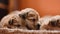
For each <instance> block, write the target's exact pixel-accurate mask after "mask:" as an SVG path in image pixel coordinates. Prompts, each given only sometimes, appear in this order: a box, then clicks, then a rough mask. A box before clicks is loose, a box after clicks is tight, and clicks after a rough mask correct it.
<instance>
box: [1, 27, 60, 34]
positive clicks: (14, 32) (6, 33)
mask: <svg viewBox="0 0 60 34" xmlns="http://www.w3.org/2000/svg"><path fill="white" fill-rule="evenodd" d="M0 34H60V31H46V30H22V29H6V28H0Z"/></svg>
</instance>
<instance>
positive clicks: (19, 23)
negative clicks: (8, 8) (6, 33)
mask: <svg viewBox="0 0 60 34" xmlns="http://www.w3.org/2000/svg"><path fill="white" fill-rule="evenodd" d="M18 14H19V11H14V12H12V13H10V14H8V15H7V16H5V17H4V18H3V19H2V20H1V26H2V28H10V29H15V28H19V29H26V28H25V25H24V21H23V20H22V19H21V18H20V17H19V15H18Z"/></svg>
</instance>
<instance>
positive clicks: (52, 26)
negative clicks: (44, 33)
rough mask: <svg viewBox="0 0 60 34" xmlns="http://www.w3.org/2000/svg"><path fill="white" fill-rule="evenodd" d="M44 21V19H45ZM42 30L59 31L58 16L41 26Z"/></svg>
mask: <svg viewBox="0 0 60 34" xmlns="http://www.w3.org/2000/svg"><path fill="white" fill-rule="evenodd" d="M45 20H46V19H45ZM41 29H42V30H60V15H56V16H52V17H50V18H49V20H47V21H45V24H43V25H42V26H41Z"/></svg>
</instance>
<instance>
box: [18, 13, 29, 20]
mask: <svg viewBox="0 0 60 34" xmlns="http://www.w3.org/2000/svg"><path fill="white" fill-rule="evenodd" d="M27 15H28V13H24V14H19V16H20V17H21V18H22V19H26V17H27Z"/></svg>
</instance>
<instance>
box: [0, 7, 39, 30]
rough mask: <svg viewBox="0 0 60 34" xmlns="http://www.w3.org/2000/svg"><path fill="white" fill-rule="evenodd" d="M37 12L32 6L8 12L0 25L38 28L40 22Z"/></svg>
mask: <svg viewBox="0 0 60 34" xmlns="http://www.w3.org/2000/svg"><path fill="white" fill-rule="evenodd" d="M39 19H40V16H39V14H38V13H37V11H36V10H34V9H32V8H26V9H23V10H21V11H20V12H19V11H15V12H12V13H11V14H8V15H7V16H5V17H4V18H3V19H2V20H1V26H2V27H3V28H20V29H29V30H38V29H39V27H40V24H39V23H38V22H39Z"/></svg>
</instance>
